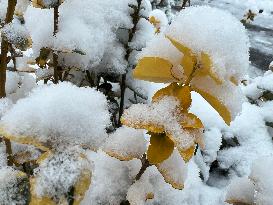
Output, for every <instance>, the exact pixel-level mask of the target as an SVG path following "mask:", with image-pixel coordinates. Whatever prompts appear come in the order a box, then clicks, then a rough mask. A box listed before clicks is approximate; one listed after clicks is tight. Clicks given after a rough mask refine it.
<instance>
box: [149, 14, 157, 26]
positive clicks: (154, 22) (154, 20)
mask: <svg viewBox="0 0 273 205" xmlns="http://www.w3.org/2000/svg"><path fill="white" fill-rule="evenodd" d="M149 21H150V23H151V24H153V25H154V26H156V25H157V24H159V23H160V21H159V20H157V19H156V18H155V17H154V16H151V17H150V18H149Z"/></svg>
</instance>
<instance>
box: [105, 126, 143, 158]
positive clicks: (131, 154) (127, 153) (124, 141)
mask: <svg viewBox="0 0 273 205" xmlns="http://www.w3.org/2000/svg"><path fill="white" fill-rule="evenodd" d="M103 151H104V152H106V153H107V154H108V155H110V156H113V157H116V158H117V159H120V160H126V161H128V160H131V159H133V158H137V159H141V157H142V155H143V154H144V153H145V151H146V140H145V139H144V135H143V132H142V131H141V130H135V129H132V128H128V127H121V128H119V129H117V130H116V131H115V132H114V133H112V134H110V136H109V138H108V139H107V140H106V143H105V144H104V145H103Z"/></svg>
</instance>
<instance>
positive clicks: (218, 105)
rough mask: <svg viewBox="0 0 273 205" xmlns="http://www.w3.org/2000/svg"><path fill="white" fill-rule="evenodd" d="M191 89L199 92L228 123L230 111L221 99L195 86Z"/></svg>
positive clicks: (228, 123)
mask: <svg viewBox="0 0 273 205" xmlns="http://www.w3.org/2000/svg"><path fill="white" fill-rule="evenodd" d="M192 89H193V91H195V92H197V93H199V94H200V95H201V96H202V97H203V98H204V99H205V100H206V101H207V102H208V103H209V104H210V105H211V106H212V107H213V108H214V109H215V110H216V111H217V112H218V113H219V115H220V116H221V117H222V118H223V120H224V121H225V122H226V123H227V125H230V122H231V113H230V111H229V110H228V108H227V107H226V106H225V105H224V104H223V103H222V102H221V101H219V100H218V99H217V98H216V97H214V96H213V95H211V94H210V93H208V92H205V91H203V90H201V89H198V88H196V87H192Z"/></svg>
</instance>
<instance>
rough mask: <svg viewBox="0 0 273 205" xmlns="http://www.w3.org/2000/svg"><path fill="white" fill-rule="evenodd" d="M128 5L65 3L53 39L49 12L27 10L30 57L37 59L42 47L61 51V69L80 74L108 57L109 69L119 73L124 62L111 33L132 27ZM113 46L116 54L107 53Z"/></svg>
mask: <svg viewBox="0 0 273 205" xmlns="http://www.w3.org/2000/svg"><path fill="white" fill-rule="evenodd" d="M128 3H129V1H128V0H121V1H100V0H98V1H89V0H83V1H77V0H69V1H65V2H64V3H63V4H61V6H60V9H59V14H60V17H59V19H60V20H59V25H58V27H59V29H58V33H57V34H56V37H54V36H53V35H52V33H53V21H52V19H53V12H52V11H51V10H48V9H43V10H41V9H37V8H32V7H29V8H28V10H27V12H26V14H25V20H26V26H27V28H28V29H29V31H30V34H31V37H32V40H33V52H34V56H36V57H37V56H39V54H40V49H41V48H43V47H47V48H52V49H53V50H55V51H60V52H62V51H63V52H62V54H61V58H62V59H63V60H62V61H61V62H60V63H61V64H62V66H65V67H76V68H80V69H83V70H86V69H88V67H90V66H96V65H98V64H99V63H100V61H101V60H102V58H104V57H105V56H109V59H108V62H109V63H110V62H111V65H114V67H113V68H112V69H115V70H116V71H117V72H119V73H123V72H124V69H125V67H126V65H124V64H126V62H124V61H120V59H121V56H120V55H123V53H124V50H123V48H122V47H121V45H120V44H119V43H118V42H117V37H116V34H115V32H116V30H117V29H118V28H120V27H122V28H130V27H132V23H131V20H130V16H129V12H130V10H129V7H128ZM40 22H43V24H41V23H40ZM113 46H114V47H118V48H117V49H118V50H116V49H115V52H114V51H112V52H111V48H112V47H113ZM116 51H118V52H116ZM79 53H82V54H84V55H81V54H79ZM113 54H114V55H113ZM117 55H118V56H117ZM105 60H106V59H105V58H104V61H105ZM108 62H107V63H108Z"/></svg>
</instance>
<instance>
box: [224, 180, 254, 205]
mask: <svg viewBox="0 0 273 205" xmlns="http://www.w3.org/2000/svg"><path fill="white" fill-rule="evenodd" d="M254 195H255V189H254V184H253V183H252V181H250V179H249V178H248V177H242V178H235V179H233V180H232V181H231V183H230V185H229V186H228V189H227V194H226V201H227V202H230V203H232V202H234V203H235V202H241V203H245V204H253V202H254Z"/></svg>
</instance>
